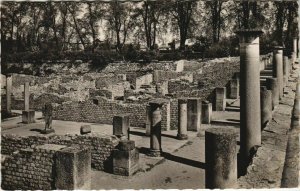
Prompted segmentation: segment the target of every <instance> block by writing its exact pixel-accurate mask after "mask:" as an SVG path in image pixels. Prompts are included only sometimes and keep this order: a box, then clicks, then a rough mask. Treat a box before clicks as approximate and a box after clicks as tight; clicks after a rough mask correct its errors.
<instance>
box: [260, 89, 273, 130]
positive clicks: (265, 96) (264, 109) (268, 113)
mask: <svg viewBox="0 0 300 191" xmlns="http://www.w3.org/2000/svg"><path fill="white" fill-rule="evenodd" d="M260 103H261V104H260V107H261V127H262V129H263V128H264V127H265V126H266V125H267V123H268V122H269V121H271V120H272V92H271V90H267V88H266V87H265V86H262V87H260Z"/></svg>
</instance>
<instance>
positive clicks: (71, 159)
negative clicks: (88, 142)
mask: <svg viewBox="0 0 300 191" xmlns="http://www.w3.org/2000/svg"><path fill="white" fill-rule="evenodd" d="M55 170H56V176H55V188H56V189H58V190H89V189H91V151H90V149H89V148H87V147H80V146H72V147H66V148H63V149H62V150H59V151H57V153H56V155H55Z"/></svg>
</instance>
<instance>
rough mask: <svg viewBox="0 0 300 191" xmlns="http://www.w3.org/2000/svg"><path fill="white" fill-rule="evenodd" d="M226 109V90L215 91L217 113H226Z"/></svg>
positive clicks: (217, 89) (222, 88)
mask: <svg viewBox="0 0 300 191" xmlns="http://www.w3.org/2000/svg"><path fill="white" fill-rule="evenodd" d="M225 108H226V88H225V87H221V88H216V89H215V111H225Z"/></svg>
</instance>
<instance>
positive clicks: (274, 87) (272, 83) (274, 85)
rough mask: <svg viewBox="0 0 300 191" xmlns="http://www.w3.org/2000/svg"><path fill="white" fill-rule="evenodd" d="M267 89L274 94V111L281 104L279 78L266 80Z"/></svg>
mask: <svg viewBox="0 0 300 191" xmlns="http://www.w3.org/2000/svg"><path fill="white" fill-rule="evenodd" d="M266 85H267V89H268V90H271V92H272V109H274V108H275V106H277V105H278V104H279V88H278V81H277V78H267V79H266Z"/></svg>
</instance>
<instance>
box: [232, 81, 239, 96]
mask: <svg viewBox="0 0 300 191" xmlns="http://www.w3.org/2000/svg"><path fill="white" fill-rule="evenodd" d="M239 86H240V84H239V80H236V79H233V80H230V98H231V99H238V98H239V94H240V87H239Z"/></svg>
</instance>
